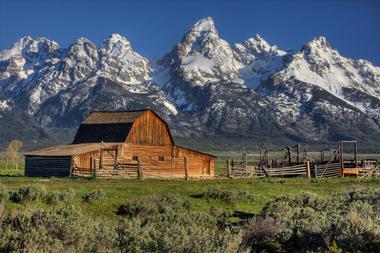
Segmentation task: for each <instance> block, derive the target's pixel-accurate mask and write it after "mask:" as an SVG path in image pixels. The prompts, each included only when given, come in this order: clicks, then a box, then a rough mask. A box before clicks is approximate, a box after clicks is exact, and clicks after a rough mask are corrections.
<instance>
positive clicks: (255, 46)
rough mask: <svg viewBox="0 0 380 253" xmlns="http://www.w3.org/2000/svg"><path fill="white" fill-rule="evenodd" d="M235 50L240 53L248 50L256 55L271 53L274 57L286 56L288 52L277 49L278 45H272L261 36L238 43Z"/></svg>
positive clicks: (257, 35)
mask: <svg viewBox="0 0 380 253" xmlns="http://www.w3.org/2000/svg"><path fill="white" fill-rule="evenodd" d="M235 48H236V49H237V50H238V51H243V52H246V51H247V50H248V51H250V52H252V53H254V54H261V53H269V54H274V55H281V56H282V55H285V54H286V52H285V51H282V50H280V49H278V48H277V46H276V45H273V46H272V45H270V44H269V43H268V42H267V41H266V40H264V39H263V38H262V37H261V36H260V35H259V34H256V35H255V36H253V37H251V38H248V39H247V40H245V41H244V42H242V43H236V44H235Z"/></svg>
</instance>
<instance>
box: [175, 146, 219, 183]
mask: <svg viewBox="0 0 380 253" xmlns="http://www.w3.org/2000/svg"><path fill="white" fill-rule="evenodd" d="M184 157H187V162H188V173H189V176H190V177H202V176H212V177H213V176H214V175H215V158H214V157H212V156H209V155H207V154H203V153H201V152H197V151H194V150H190V149H186V148H182V147H177V146H175V147H174V159H179V160H183V158H184Z"/></svg>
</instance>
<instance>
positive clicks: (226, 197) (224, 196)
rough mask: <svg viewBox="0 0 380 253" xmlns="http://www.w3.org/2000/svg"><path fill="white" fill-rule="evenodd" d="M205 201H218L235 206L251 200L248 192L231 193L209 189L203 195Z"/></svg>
mask: <svg viewBox="0 0 380 253" xmlns="http://www.w3.org/2000/svg"><path fill="white" fill-rule="evenodd" d="M200 197H201V198H204V199H218V200H221V201H224V202H226V203H228V204H234V203H237V202H241V201H246V200H248V199H249V197H250V195H249V193H248V192H247V191H230V190H224V189H221V188H208V189H206V190H205V191H204V192H203V193H202V194H201V195H200Z"/></svg>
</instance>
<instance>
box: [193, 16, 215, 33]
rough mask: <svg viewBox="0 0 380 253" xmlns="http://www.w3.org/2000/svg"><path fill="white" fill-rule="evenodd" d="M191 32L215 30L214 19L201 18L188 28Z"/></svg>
mask: <svg viewBox="0 0 380 253" xmlns="http://www.w3.org/2000/svg"><path fill="white" fill-rule="evenodd" d="M190 31H192V32H216V28H215V23H214V20H213V19H212V18H211V17H207V18H202V19H200V20H199V21H197V22H196V23H195V24H194V25H193V26H192V27H191V29H190Z"/></svg>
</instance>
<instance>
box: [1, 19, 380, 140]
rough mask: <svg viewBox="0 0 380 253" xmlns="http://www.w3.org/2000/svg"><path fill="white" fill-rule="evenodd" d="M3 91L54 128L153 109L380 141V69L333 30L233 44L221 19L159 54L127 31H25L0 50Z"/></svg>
mask: <svg viewBox="0 0 380 253" xmlns="http://www.w3.org/2000/svg"><path fill="white" fill-rule="evenodd" d="M0 95H1V96H2V97H4V98H5V99H6V100H7V101H10V102H11V103H12V104H14V106H16V107H17V108H18V109H20V110H22V111H24V112H25V113H27V114H28V115H30V117H31V118H33V119H34V120H35V121H36V122H37V124H39V125H40V126H41V127H43V128H44V129H47V130H49V129H54V131H60V130H62V131H74V129H75V128H76V127H77V126H78V125H79V124H80V122H81V121H82V120H83V119H84V117H85V116H87V114H88V113H89V112H90V111H93V110H104V109H107V110H125V109H142V108H146V107H149V108H152V109H154V110H156V111H158V113H159V114H160V115H161V116H162V117H163V118H164V119H165V120H167V121H168V122H169V124H170V125H171V127H172V129H173V133H174V135H175V136H178V137H181V138H190V139H191V138H200V139H203V138H205V137H208V138H219V137H220V139H221V141H222V140H223V138H244V137H247V138H248V139H251V140H252V141H257V142H260V139H265V140H266V141H267V140H268V139H273V141H274V142H275V141H276V140H279V139H281V140H284V141H286V140H288V141H301V142H314V141H326V140H327V141H336V140H338V139H341V138H345V139H354V138H355V139H361V140H363V141H364V142H369V143H371V142H376V141H378V140H380V137H378V135H379V133H380V68H379V67H376V66H374V65H373V64H371V63H370V62H369V61H366V60H351V59H349V58H345V57H343V56H342V55H340V53H339V51H338V50H337V49H334V48H333V47H332V46H331V45H330V43H329V42H328V41H327V39H326V38H325V37H323V36H320V37H316V38H315V39H313V40H311V41H309V42H308V43H306V44H305V46H303V47H302V48H301V49H300V50H299V51H292V52H285V51H283V50H281V49H279V48H278V47H277V46H273V45H270V44H269V43H267V42H266V41H265V40H264V39H263V38H262V37H261V36H260V35H255V36H254V37H251V38H248V39H247V40H245V41H243V42H241V43H235V44H234V45H230V44H229V43H228V42H227V41H225V40H223V39H222V38H220V36H219V33H218V31H217V29H216V27H215V23H214V21H213V20H212V18H204V19H201V20H200V21H198V22H196V23H195V24H194V25H193V26H192V27H191V28H190V29H189V30H188V31H187V32H186V33H185V35H184V36H183V38H182V39H181V40H180V41H179V43H178V44H177V45H176V46H175V47H174V48H173V49H172V50H171V51H170V52H168V53H167V54H165V55H163V56H162V57H160V58H158V59H157V60H149V59H148V58H145V57H144V56H142V55H140V54H139V53H137V52H135V51H134V49H133V47H132V45H131V43H130V42H129V41H128V40H127V38H125V37H123V36H121V35H119V34H111V35H110V36H109V37H108V38H107V39H105V40H104V41H103V42H102V43H100V44H99V45H98V46H96V45H95V44H93V43H92V42H91V41H89V40H88V39H86V38H84V37H81V38H78V39H77V40H76V41H75V42H74V43H72V44H71V45H70V46H69V47H68V48H61V47H60V46H59V44H58V43H56V42H54V41H51V40H48V39H46V38H36V39H33V38H31V37H30V36H25V37H23V38H21V39H20V40H19V41H17V42H15V43H14V44H13V45H12V46H11V48H10V49H8V50H4V51H2V52H0ZM57 129H58V130H57Z"/></svg>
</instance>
